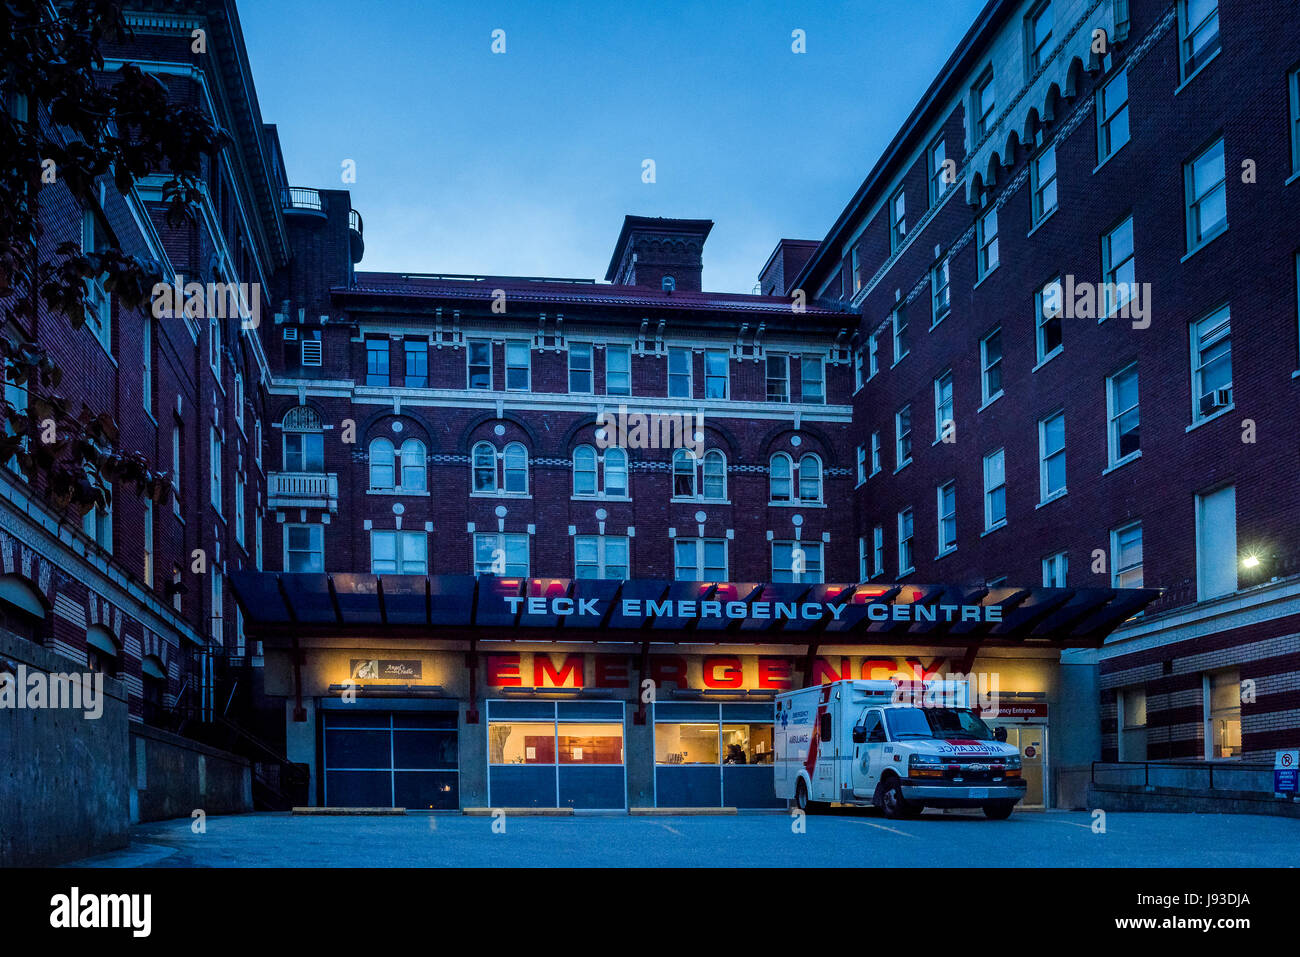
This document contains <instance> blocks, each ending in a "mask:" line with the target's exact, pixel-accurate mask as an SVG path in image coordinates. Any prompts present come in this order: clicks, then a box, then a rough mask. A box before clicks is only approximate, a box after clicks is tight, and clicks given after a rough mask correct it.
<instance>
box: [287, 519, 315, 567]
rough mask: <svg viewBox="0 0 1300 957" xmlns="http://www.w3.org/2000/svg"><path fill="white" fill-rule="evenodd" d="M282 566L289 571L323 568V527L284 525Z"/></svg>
mask: <svg viewBox="0 0 1300 957" xmlns="http://www.w3.org/2000/svg"><path fill="white" fill-rule="evenodd" d="M284 567H285V569H286V570H287V571H291V572H323V571H324V570H325V528H324V526H323V525H286V526H285V527H284Z"/></svg>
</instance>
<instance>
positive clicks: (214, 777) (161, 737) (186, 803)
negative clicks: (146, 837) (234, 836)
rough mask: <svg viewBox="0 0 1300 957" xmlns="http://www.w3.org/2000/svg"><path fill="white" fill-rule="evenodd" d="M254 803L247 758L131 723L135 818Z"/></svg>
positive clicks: (224, 810) (240, 809)
mask: <svg viewBox="0 0 1300 957" xmlns="http://www.w3.org/2000/svg"><path fill="white" fill-rule="evenodd" d="M252 809H253V773H252V765H251V764H250V763H249V762H248V761H247V760H246V759H244V758H241V757H237V756H236V755H233V754H230V753H229V752H226V751H219V750H217V749H216V748H210V747H208V746H207V745H205V744H200V743H199V742H197V741H191V740H190V739H189V738H183V737H181V736H180V735H176V734H172V733H170V732H168V731H160V730H159V729H157V728H152V727H149V726H148V725H140V724H136V725H132V726H131V821H132V822H133V823H137V822H140V821H161V820H165V819H167V818H172V817H191V816H193V813H194V812H195V811H196V810H201V811H203V812H204V814H242V813H246V812H248V811H251V810H252Z"/></svg>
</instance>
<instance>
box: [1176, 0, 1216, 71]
mask: <svg viewBox="0 0 1300 957" xmlns="http://www.w3.org/2000/svg"><path fill="white" fill-rule="evenodd" d="M1220 46H1221V41H1220V38H1219V0H1178V49H1179V69H1180V71H1181V73H1180V76H1179V79H1180V80H1183V81H1186V80H1187V79H1188V78H1189V77H1190V76H1191V75H1192V74H1193V73H1195V72H1196V71H1197V70H1199V69H1200V68H1201V67H1203V66H1205V64H1206V63H1208V62H1210V59H1211V58H1212V57H1213V56H1214V55H1215V54H1216V53H1218V52H1219V48H1220Z"/></svg>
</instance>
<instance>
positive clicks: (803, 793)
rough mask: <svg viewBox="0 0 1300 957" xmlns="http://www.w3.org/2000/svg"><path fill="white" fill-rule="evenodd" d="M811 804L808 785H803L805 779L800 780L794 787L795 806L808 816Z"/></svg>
mask: <svg viewBox="0 0 1300 957" xmlns="http://www.w3.org/2000/svg"><path fill="white" fill-rule="evenodd" d="M811 803H812V802H810V801H809V800H808V785H806V784H804V783H803V778H800V779H799V780H798V781H797V782H796V783H795V786H794V806H795V807H796V808H798V809H799V810H800V811H803V812H804V813H805V814H807V813H808V811H809V805H810V804H811Z"/></svg>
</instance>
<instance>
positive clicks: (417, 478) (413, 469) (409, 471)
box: [398, 439, 426, 492]
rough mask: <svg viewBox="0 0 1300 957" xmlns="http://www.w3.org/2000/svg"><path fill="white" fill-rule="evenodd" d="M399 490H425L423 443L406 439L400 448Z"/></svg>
mask: <svg viewBox="0 0 1300 957" xmlns="http://www.w3.org/2000/svg"><path fill="white" fill-rule="evenodd" d="M401 459H402V460H401V471H400V472H399V473H398V477H399V478H400V479H401V485H400V488H401V489H402V491H404V492H423V491H424V490H425V488H426V483H425V473H424V443H423V442H421V441H420V440H419V439H407V440H406V441H405V442H403V443H402V448H401Z"/></svg>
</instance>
